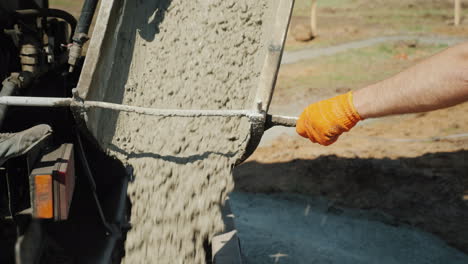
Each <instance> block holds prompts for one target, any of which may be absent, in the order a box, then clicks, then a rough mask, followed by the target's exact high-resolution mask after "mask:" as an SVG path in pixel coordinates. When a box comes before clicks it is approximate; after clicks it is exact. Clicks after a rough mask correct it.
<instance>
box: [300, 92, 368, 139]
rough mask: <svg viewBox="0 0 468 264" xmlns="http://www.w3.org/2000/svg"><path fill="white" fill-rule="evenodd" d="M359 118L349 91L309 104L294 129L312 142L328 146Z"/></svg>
mask: <svg viewBox="0 0 468 264" xmlns="http://www.w3.org/2000/svg"><path fill="white" fill-rule="evenodd" d="M360 120H362V118H361V116H359V114H358V112H357V111H356V109H355V108H354V104H353V94H352V92H349V93H346V94H342V95H338V96H336V97H333V98H330V99H327V100H323V101H320V102H318V103H314V104H311V105H309V106H308V107H307V108H306V109H305V110H304V112H302V114H301V116H300V117H299V120H298V121H297V124H296V131H297V133H298V134H299V135H301V136H303V137H305V138H309V139H310V140H311V141H312V142H314V143H319V144H321V145H324V146H328V145H330V144H332V143H334V142H335V141H336V140H337V139H338V137H339V136H340V135H341V134H342V133H343V132H347V131H349V130H350V129H351V128H353V127H354V126H355V125H356V123H357V122H359V121H360Z"/></svg>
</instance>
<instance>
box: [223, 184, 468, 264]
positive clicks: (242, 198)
mask: <svg viewBox="0 0 468 264" xmlns="http://www.w3.org/2000/svg"><path fill="white" fill-rule="evenodd" d="M229 197H230V199H229V200H230V204H231V207H232V211H233V213H234V215H235V218H234V222H235V224H236V227H237V230H238V232H239V233H238V235H239V238H240V240H241V246H242V251H243V254H244V255H245V256H246V260H247V264H266V263H284V264H287V263H291V264H293V263H294V264H295V263H320V264H322V263H340V264H347V263H349V264H355V263H360V264H373V263H382V264H393V263H395V264H397V263H407V264H420V263H425V264H439V263H451V264H462V263H468V256H467V255H466V254H463V253H462V252H461V251H458V250H456V249H454V248H451V247H449V246H448V245H447V244H446V243H445V242H444V241H442V240H441V239H439V238H437V237H435V236H433V235H431V234H429V233H424V232H421V231H419V230H417V229H414V228H410V227H407V226H395V225H394V223H392V222H391V221H389V219H387V218H386V217H385V216H384V215H379V214H376V213H372V212H369V211H359V210H352V209H343V208H336V207H333V206H332V203H330V202H329V201H327V200H326V199H322V198H312V197H307V196H303V195H298V194H287V193H283V194H272V195H266V194H252V193H243V192H235V193H232V194H230V195H229ZM386 222H387V223H386Z"/></svg>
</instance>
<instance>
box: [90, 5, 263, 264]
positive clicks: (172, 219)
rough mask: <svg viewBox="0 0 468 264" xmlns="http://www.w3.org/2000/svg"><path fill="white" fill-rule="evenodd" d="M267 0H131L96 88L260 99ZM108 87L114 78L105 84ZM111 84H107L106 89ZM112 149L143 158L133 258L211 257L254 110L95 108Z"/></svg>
mask: <svg viewBox="0 0 468 264" xmlns="http://www.w3.org/2000/svg"><path fill="white" fill-rule="evenodd" d="M270 10H272V7H271V6H270V4H269V3H268V1H267V0H261V1H248V0H241V1H225V0H211V1H182V0H173V1H167V0H166V1H149V0H148V1H130V0H128V1H123V3H121V6H118V7H116V8H114V10H113V12H114V14H113V15H112V16H111V17H117V18H119V19H117V20H114V21H111V23H114V24H113V25H112V26H110V27H109V30H111V31H112V32H110V33H109V32H108V35H110V36H112V37H111V38H108V39H107V40H105V42H104V43H105V45H107V48H106V50H105V51H104V53H103V55H102V59H101V58H100V65H99V66H98V67H99V68H98V70H97V72H98V73H99V75H100V76H98V77H99V78H97V79H96V80H94V83H93V85H98V86H100V88H96V87H91V89H90V91H91V93H94V94H91V96H90V98H99V97H102V98H103V99H104V100H105V101H110V102H117V103H123V104H127V105H135V106H142V107H153V108H167V109H246V108H250V106H251V105H252V104H253V98H252V97H253V95H254V93H255V90H256V87H257V82H258V77H259V75H260V70H261V68H262V67H261V66H262V64H263V60H264V52H262V50H264V49H263V47H264V46H265V43H264V41H263V38H262V37H263V36H267V34H264V32H265V30H266V29H265V28H266V27H265V25H267V24H269V23H264V20H265V19H266V18H267V17H268V16H269V15H267V14H269V12H270ZM103 87H106V88H103ZM105 89H107V90H105ZM89 117H90V122H92V123H93V122H94V125H95V127H94V128H95V131H93V133H94V134H95V135H97V138H98V140H100V144H101V146H104V147H105V148H106V149H107V150H108V152H109V153H110V154H111V155H114V156H117V157H118V158H119V159H120V160H123V161H125V162H126V163H128V164H129V165H131V166H133V168H134V175H135V180H134V182H133V183H131V184H130V186H129V189H128V195H129V197H130V200H131V203H132V208H131V219H130V222H131V224H132V228H131V230H130V231H129V232H128V234H127V240H126V244H125V248H126V256H125V259H124V262H125V263H155V262H157V263H205V251H204V243H205V244H206V242H207V241H209V239H210V238H211V237H213V235H215V234H216V233H217V232H219V231H221V230H222V229H223V222H222V219H221V214H220V210H219V209H220V205H221V204H222V202H223V201H224V199H225V198H226V195H227V193H228V192H229V191H230V190H231V189H232V188H233V181H232V175H231V169H232V167H233V166H234V164H235V162H236V160H237V159H239V156H240V155H241V154H242V153H243V151H244V149H245V147H246V144H247V142H248V140H249V136H250V135H249V130H250V128H249V126H250V122H249V120H248V119H247V118H222V117H216V118H213V117H209V118H208V117H199V118H175V117H171V118H158V117H154V116H144V115H137V114H129V113H117V112H112V111H108V110H96V111H93V112H90V113H89Z"/></svg>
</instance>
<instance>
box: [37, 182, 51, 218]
mask: <svg viewBox="0 0 468 264" xmlns="http://www.w3.org/2000/svg"><path fill="white" fill-rule="evenodd" d="M34 185H35V190H36V191H35V196H36V197H35V208H34V211H35V216H36V217H37V218H52V217H54V194H53V190H52V175H36V176H35V178H34Z"/></svg>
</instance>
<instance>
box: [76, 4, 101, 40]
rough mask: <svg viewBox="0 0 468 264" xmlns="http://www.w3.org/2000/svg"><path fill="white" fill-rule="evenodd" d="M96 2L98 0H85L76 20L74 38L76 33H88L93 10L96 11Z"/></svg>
mask: <svg viewBox="0 0 468 264" xmlns="http://www.w3.org/2000/svg"><path fill="white" fill-rule="evenodd" d="M97 3H98V0H85V2H84V4H83V8H82V9H81V15H80V18H79V20H78V26H77V27H76V31H75V37H74V40H75V38H76V37H77V36H78V34H88V31H89V27H90V26H91V22H92V20H93V16H94V12H95V11H96V7H97Z"/></svg>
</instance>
